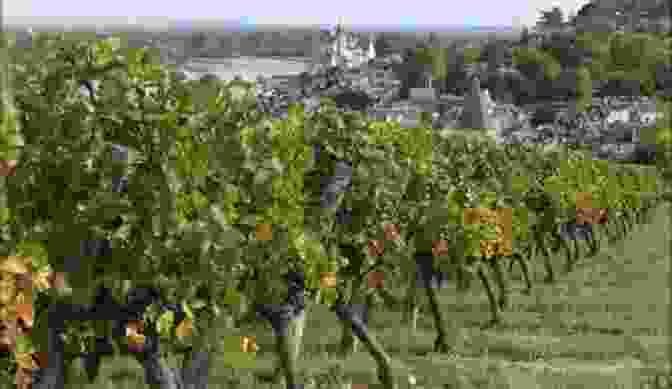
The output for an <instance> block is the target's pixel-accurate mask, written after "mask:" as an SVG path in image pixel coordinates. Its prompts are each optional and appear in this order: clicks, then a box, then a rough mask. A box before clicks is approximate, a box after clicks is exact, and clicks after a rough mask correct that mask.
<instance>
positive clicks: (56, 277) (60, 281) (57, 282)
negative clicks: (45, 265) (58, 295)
mask: <svg viewBox="0 0 672 389" xmlns="http://www.w3.org/2000/svg"><path fill="white" fill-rule="evenodd" d="M50 283H51V287H52V288H54V289H56V290H63V289H65V288H66V287H67V285H68V283H67V280H66V275H65V273H63V272H54V273H51V277H50Z"/></svg>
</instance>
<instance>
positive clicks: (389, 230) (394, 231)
mask: <svg viewBox="0 0 672 389" xmlns="http://www.w3.org/2000/svg"><path fill="white" fill-rule="evenodd" d="M383 230H384V231H385V239H386V240H392V241H395V240H399V239H400V238H401V235H400V234H399V226H397V225H396V224H391V223H390V224H385V226H384V227H383Z"/></svg>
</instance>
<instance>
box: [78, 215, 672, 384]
mask: <svg viewBox="0 0 672 389" xmlns="http://www.w3.org/2000/svg"><path fill="white" fill-rule="evenodd" d="M668 212H669V207H667V206H662V207H661V208H660V209H658V212H657V216H656V217H655V219H654V220H653V221H652V223H651V224H649V225H643V226H641V227H639V228H637V229H636V231H634V232H633V233H632V235H631V236H630V237H629V238H628V239H626V240H625V241H623V242H621V243H618V244H616V245H614V246H612V247H609V248H607V249H604V251H603V252H601V253H600V254H598V255H597V256H596V257H595V258H594V259H593V260H592V261H591V262H590V263H587V264H585V265H581V266H579V267H578V268H577V269H576V271H575V272H574V273H572V274H569V275H567V276H563V277H562V278H561V279H559V280H558V282H557V284H555V285H538V286H536V288H535V289H536V290H535V294H538V297H533V296H525V295H523V294H520V293H515V294H516V296H515V300H516V304H515V307H513V308H511V309H510V310H509V311H508V312H507V313H506V324H505V325H502V326H501V327H499V328H496V329H492V330H489V331H483V330H481V329H480V323H482V322H483V321H484V320H485V319H487V317H488V305H487V304H488V303H487V300H486V299H485V296H483V294H482V293H481V292H480V290H477V289H476V290H473V291H470V292H469V293H467V294H465V295H463V296H461V295H460V294H459V293H457V291H456V290H455V289H454V288H447V289H445V290H443V291H442V292H441V299H440V300H441V305H442V307H443V309H444V311H445V312H446V314H447V315H449V317H450V318H451V320H454V321H455V323H456V325H457V326H458V327H460V328H462V329H461V330H460V333H461V339H462V344H461V345H460V347H459V348H458V350H457V353H458V355H456V356H442V355H439V354H435V353H432V352H431V351H432V342H433V336H434V331H433V329H432V323H431V320H429V317H427V316H426V315H424V316H423V317H421V319H420V323H419V331H418V333H417V334H416V335H415V336H412V335H410V332H409V330H408V328H407V327H404V326H400V325H399V319H400V316H401V314H402V312H400V311H398V310H388V309H384V310H380V312H377V313H376V317H375V319H374V320H373V323H372V324H371V327H372V328H373V331H374V332H375V333H376V335H377V336H379V338H380V340H381V342H382V343H384V344H385V346H386V348H387V350H388V351H389V352H390V354H391V355H392V356H393V358H394V360H395V364H396V366H397V374H398V375H399V376H400V377H404V376H405V375H407V374H408V373H411V374H413V375H414V376H415V377H416V379H417V386H416V387H418V388H420V387H422V388H427V389H430V388H431V389H434V388H436V389H439V388H445V387H446V386H444V385H446V384H451V383H455V380H456V378H455V377H462V378H461V380H460V381H461V383H460V384H458V385H459V386H454V387H456V388H493V387H495V384H496V383H498V384H502V385H504V386H498V387H500V388H507V389H532V388H571V387H577V386H583V385H585V384H586V383H589V384H590V387H591V388H596V389H601V388H605V389H606V388H614V387H618V388H641V387H644V386H643V383H644V382H651V381H650V380H651V379H652V378H655V377H656V376H658V375H661V376H662V375H663V374H664V372H665V370H664V366H665V361H666V352H667V343H668V337H669V333H668V325H667V320H668V319H667V311H668V305H669V304H668V287H669V286H668V279H667V274H668V270H669V263H668V258H669V247H668V246H669V239H670V238H671V236H670V230H669V225H670V224H669V223H670V217H669V213H668ZM247 331H249V333H254V334H256V335H257V340H258V342H259V347H260V349H261V352H260V354H259V356H258V358H257V365H256V367H255V368H254V369H251V370H246V371H240V372H237V373H236V374H235V377H236V378H235V379H233V378H232V377H231V374H230V370H228V369H221V370H218V372H217V373H216V375H217V378H216V379H213V381H212V382H213V383H216V384H215V386H214V388H215V389H220V388H221V389H228V388H235V387H246V388H269V389H270V388H281V386H280V385H270V384H267V383H265V382H262V381H261V380H259V379H255V376H256V375H263V374H268V373H270V371H271V370H272V368H273V366H274V356H273V353H272V352H271V351H270V350H272V349H273V347H274V346H273V339H272V337H271V335H270V333H269V331H268V330H267V328H265V327H264V326H252V327H249V328H248V329H247ZM305 337H306V339H305V341H304V342H305V348H304V355H303V357H302V358H301V363H300V364H299V366H300V370H301V374H302V375H303V376H306V381H305V382H311V378H312V379H313V380H314V381H315V382H316V383H318V384H322V385H331V386H322V387H328V388H341V387H342V386H339V385H336V384H335V383H334V382H343V381H345V382H348V381H349V382H352V383H355V384H357V383H361V384H365V383H366V384H369V386H368V387H369V388H376V387H377V386H376V385H375V384H374V383H375V382H376V377H375V374H374V372H375V363H374V362H373V360H372V359H371V358H370V357H369V356H368V354H367V353H366V352H365V351H364V350H362V351H360V352H357V353H355V354H354V355H352V356H351V357H350V358H349V359H347V360H346V361H345V362H341V361H340V360H338V359H335V358H333V357H330V356H329V355H328V354H327V353H328V352H332V351H334V350H335V349H336V348H337V347H338V343H339V341H340V325H339V324H338V322H336V321H334V318H333V314H331V313H330V312H328V310H327V309H326V308H324V307H320V306H317V307H314V308H312V309H311V315H310V320H309V322H308V324H307V327H306V334H305ZM103 370H104V371H103V373H102V377H101V381H100V382H106V381H111V382H114V383H115V384H116V386H115V387H116V388H123V387H132V388H143V387H144V386H142V370H141V369H140V367H139V366H137V364H135V362H134V361H132V360H125V359H119V360H116V361H115V362H111V363H109V364H108V365H106V366H105V367H104V368H103ZM633 380H634V381H633ZM236 382H237V383H238V384H239V385H240V386H236V385H235V383H236ZM535 382H536V385H535ZM330 383H331V384H330ZM124 385H128V386H124ZM537 385H538V386H537ZM572 385H574V386H572ZM94 387H98V386H94V385H91V386H89V387H87V389H93V388H94ZM310 387H314V386H309V385H306V388H310ZM355 387H356V385H353V386H352V388H353V389H354V388H355ZM401 387H402V388H407V387H410V386H403V385H402V386H401ZM448 387H450V386H448Z"/></svg>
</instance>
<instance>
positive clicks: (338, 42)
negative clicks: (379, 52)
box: [326, 23, 376, 69]
mask: <svg viewBox="0 0 672 389" xmlns="http://www.w3.org/2000/svg"><path fill="white" fill-rule="evenodd" d="M373 44H374V36H373V34H371V37H370V38H369V45H368V48H366V47H364V45H363V44H362V42H360V40H359V38H357V36H355V34H352V33H348V32H346V31H345V30H344V29H343V26H342V25H341V23H338V24H337V25H336V27H335V29H334V30H332V32H331V36H330V38H329V40H328V46H327V47H326V51H327V58H328V60H329V65H330V66H338V67H344V68H346V69H351V68H358V67H361V66H362V65H364V64H366V63H368V62H369V60H371V59H374V58H376V50H375V48H374V45H373Z"/></svg>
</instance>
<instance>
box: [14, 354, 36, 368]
mask: <svg viewBox="0 0 672 389" xmlns="http://www.w3.org/2000/svg"><path fill="white" fill-rule="evenodd" d="M14 358H15V359H16V364H17V365H18V367H19V368H21V369H28V370H34V369H37V368H38V366H37V362H35V360H34V359H33V356H32V355H31V354H30V353H16V354H15V355H14Z"/></svg>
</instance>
